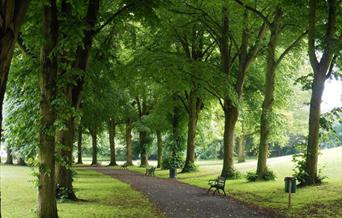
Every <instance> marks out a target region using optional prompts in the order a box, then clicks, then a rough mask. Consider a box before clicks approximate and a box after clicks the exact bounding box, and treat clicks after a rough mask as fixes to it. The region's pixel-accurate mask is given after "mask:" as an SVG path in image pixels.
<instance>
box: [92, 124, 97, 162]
mask: <svg viewBox="0 0 342 218" xmlns="http://www.w3.org/2000/svg"><path fill="white" fill-rule="evenodd" d="M90 135H91V140H92V149H93V151H92V157H93V158H92V162H91V165H93V166H96V165H98V162H97V133H96V130H92V131H90Z"/></svg>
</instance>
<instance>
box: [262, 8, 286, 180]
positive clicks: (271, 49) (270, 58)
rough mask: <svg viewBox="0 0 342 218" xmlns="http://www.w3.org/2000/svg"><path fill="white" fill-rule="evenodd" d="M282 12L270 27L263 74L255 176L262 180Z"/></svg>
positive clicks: (276, 13) (266, 154)
mask: <svg viewBox="0 0 342 218" xmlns="http://www.w3.org/2000/svg"><path fill="white" fill-rule="evenodd" d="M281 17H282V10H281V9H280V8H279V7H277V8H276V11H275V15H274V19H273V22H272V23H271V26H270V31H271V36H270V40H269V42H268V45H267V66H266V72H265V88H264V101H263V103H262V112H261V119H260V144H259V152H258V164H257V175H258V177H259V178H262V177H263V175H264V174H265V173H266V171H267V163H266V162H267V157H268V144H269V134H270V117H271V114H272V109H273V102H274V88H275V87H274V86H275V73H276V67H277V59H276V56H275V55H276V47H277V43H278V35H279V31H280V23H279V22H280V19H281Z"/></svg>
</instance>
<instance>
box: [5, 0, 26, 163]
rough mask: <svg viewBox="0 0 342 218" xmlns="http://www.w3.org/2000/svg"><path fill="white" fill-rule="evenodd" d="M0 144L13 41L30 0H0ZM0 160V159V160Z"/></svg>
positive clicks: (15, 39) (15, 38) (16, 36)
mask: <svg viewBox="0 0 342 218" xmlns="http://www.w3.org/2000/svg"><path fill="white" fill-rule="evenodd" d="M0 4H1V8H0V17H1V19H2V20H1V24H0V103H1V107H0V145H1V140H2V119H3V117H2V106H3V102H4V97H5V91H6V85H7V80H8V73H9V69H10V65H11V61H12V56H13V50H14V47H15V42H16V41H17V38H18V35H19V31H20V28H21V25H22V23H23V21H24V18H25V15H26V12H27V9H28V7H29V4H30V0H1V1H0ZM0 162H1V160H0Z"/></svg>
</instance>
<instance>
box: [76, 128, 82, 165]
mask: <svg viewBox="0 0 342 218" xmlns="http://www.w3.org/2000/svg"><path fill="white" fill-rule="evenodd" d="M77 134H78V136H77V164H83V161H82V126H81V125H79V127H78V132H77Z"/></svg>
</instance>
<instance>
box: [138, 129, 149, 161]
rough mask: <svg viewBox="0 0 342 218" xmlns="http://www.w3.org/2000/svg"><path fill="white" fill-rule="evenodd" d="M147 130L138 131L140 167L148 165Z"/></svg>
mask: <svg viewBox="0 0 342 218" xmlns="http://www.w3.org/2000/svg"><path fill="white" fill-rule="evenodd" d="M146 140H147V132H146V131H141V132H139V144H140V149H141V151H140V167H146V166H148V156H147V142H146Z"/></svg>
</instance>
